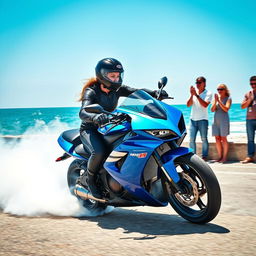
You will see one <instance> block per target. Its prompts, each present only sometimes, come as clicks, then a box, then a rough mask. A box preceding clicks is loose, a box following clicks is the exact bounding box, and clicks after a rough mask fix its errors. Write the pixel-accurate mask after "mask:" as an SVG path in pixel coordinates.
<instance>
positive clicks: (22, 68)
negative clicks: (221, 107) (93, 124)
mask: <svg viewBox="0 0 256 256" xmlns="http://www.w3.org/2000/svg"><path fill="white" fill-rule="evenodd" d="M255 9H256V2H255V1H246V0H245V1H240V0H238V1H228V0H222V1H219V0H216V1H210V0H208V1H206V0H204V1H203V0H195V1H192V0H177V1H176V0H175V1H172V0H169V1H164V0H158V1H144V0H142V1H134V0H130V1H111V0H108V1H107V0H94V1H93V0H92V1H87V0H84V1H80V0H76V1H74V0H73V1H71V0H61V1H59V0H55V1H51V0H44V1H36V0H34V1H32V0H26V1H21V0H1V1H0V56H1V58H0V107H1V108H15V107H57V106H59V107H61V106H80V103H78V102H76V99H77V97H78V94H79V92H80V90H81V88H82V83H83V81H84V79H86V78H90V77H92V76H94V67H95V65H96V64H97V61H98V60H100V59H102V58H105V57H114V58H117V59H119V60H120V61H121V62H122V63H123V66H124V68H125V77H124V84H126V85H130V86H133V87H135V88H144V87H147V88H150V89H156V87H157V81H158V80H159V78H160V77H162V76H167V77H168V78H169V83H168V86H167V87H166V90H167V91H168V93H169V94H170V95H172V96H174V97H175V100H173V101H171V102H170V103H173V104H184V103H185V102H186V100H187V98H188V96H189V87H190V85H192V84H194V82H195V78H196V77H198V76H201V75H203V76H205V77H206V78H207V87H208V89H209V90H210V91H212V92H216V86H217V85H218V84H219V83H225V84H227V85H228V87H229V88H230V91H231V95H232V98H233V102H237V103H239V102H241V101H242V99H243V95H244V94H245V92H246V91H248V90H249V89H250V86H249V81H248V80H249V77H250V76H252V75H256V19H255Z"/></svg>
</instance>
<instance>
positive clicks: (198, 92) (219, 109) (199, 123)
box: [187, 76, 256, 163]
mask: <svg viewBox="0 0 256 256" xmlns="http://www.w3.org/2000/svg"><path fill="white" fill-rule="evenodd" d="M250 85H251V88H252V90H250V91H249V92H247V93H246V94H245V96H244V100H243V102H242V104H241V108H242V109H244V108H247V116H246V132H247V140H248V143H247V145H248V146H247V149H248V150H247V151H248V152H247V157H246V158H245V159H244V160H243V161H241V162H242V163H251V162H254V159H253V157H254V153H255V144H254V137H255V130H256V76H252V77H251V78H250ZM212 98H213V99H212ZM210 103H212V105H211V111H212V112H214V121H213V124H212V136H214V137H215V140H216V149H217V152H218V157H219V158H218V159H216V160H215V161H217V162H221V163H225V162H226V161H227V155H228V141H227V136H228V135H229V134H230V122H229V114H228V111H229V109H230V107H231V104H232V99H231V97H230V92H229V89H228V87H227V86H226V85H225V84H219V85H218V86H217V93H215V94H214V96H213V95H212V93H211V92H209V91H208V90H207V89H206V79H205V77H203V76H200V77H198V78H197V79H196V88H195V87H194V86H191V87H190V97H189V99H188V101H187V106H188V107H192V110H191V117H190V119H191V123H190V142H189V146H190V148H192V149H193V150H194V152H195V153H196V143H195V141H196V135H197V133H198V131H199V132H200V136H201V140H202V158H203V159H204V160H207V157H208V150H209V143H208V139H207V136H208V134H207V133H208V125H209V123H208V106H209V105H210Z"/></svg>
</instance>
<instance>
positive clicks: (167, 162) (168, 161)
mask: <svg viewBox="0 0 256 256" xmlns="http://www.w3.org/2000/svg"><path fill="white" fill-rule="evenodd" d="M191 152H192V149H190V148H185V147H179V148H175V149H172V150H170V151H168V152H166V153H165V154H164V155H162V161H163V163H164V164H163V167H164V168H165V170H166V171H167V173H168V174H169V176H170V177H171V178H172V180H173V181H174V182H175V183H177V182H179V180H180V176H179V174H178V173H177V170H176V167H175V164H174V160H175V159H176V158H177V157H179V156H183V155H186V154H189V153H191Z"/></svg>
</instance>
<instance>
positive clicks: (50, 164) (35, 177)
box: [0, 119, 110, 216]
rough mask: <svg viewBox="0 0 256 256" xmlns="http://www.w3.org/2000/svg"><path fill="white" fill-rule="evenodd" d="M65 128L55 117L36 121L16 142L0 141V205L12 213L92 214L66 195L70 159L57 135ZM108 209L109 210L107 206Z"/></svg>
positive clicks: (67, 193)
mask: <svg viewBox="0 0 256 256" xmlns="http://www.w3.org/2000/svg"><path fill="white" fill-rule="evenodd" d="M67 129H69V127H68V126H67V125H66V124H64V123H61V122H60V121H59V120H58V119H56V120H54V121H52V122H50V123H49V124H48V125H46V124H45V122H43V121H37V122H36V125H35V127H33V128H31V129H29V130H27V132H26V133H25V134H24V135H23V139H22V140H21V141H20V142H18V143H17V142H8V143H6V142H5V141H4V140H3V139H1V140H0V163H1V167H0V208H1V209H2V210H3V211H4V212H6V213H11V214H15V215H26V216H43V215H47V214H51V215H58V216H92V215H93V213H91V212H89V211H87V210H85V209H84V208H83V207H82V206H81V205H80V204H79V201H78V200H77V199H76V198H75V197H74V196H72V195H71V194H70V192H69V189H68V186H67V181H66V175H67V169H68V166H69V164H70V162H71V161H72V159H71V158H70V159H68V160H65V161H61V162H55V159H56V158H57V157H59V156H61V155H62V154H63V150H62V149H61V148H60V147H59V145H58V143H57V138H58V136H59V134H60V133H61V132H62V131H64V130H67ZM108 211H110V209H108Z"/></svg>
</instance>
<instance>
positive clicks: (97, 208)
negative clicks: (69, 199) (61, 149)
mask: <svg viewBox="0 0 256 256" xmlns="http://www.w3.org/2000/svg"><path fill="white" fill-rule="evenodd" d="M81 165H82V161H81V160H74V161H73V162H72V163H71V164H70V166H69V168H68V173H67V181H68V187H69V190H70V193H71V194H72V195H74V196H76V195H75V193H74V188H75V186H76V184H77V181H78V179H79V177H80V173H81V171H86V170H83V169H82V167H81ZM76 197H77V198H78V199H79V201H80V202H81V203H82V205H83V207H85V208H86V209H87V210H89V211H92V212H93V213H95V214H96V215H97V213H101V212H102V211H103V210H105V209H106V207H107V206H106V205H105V204H102V203H100V202H97V201H94V200H91V199H88V200H83V199H81V198H80V197H78V196H76Z"/></svg>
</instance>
